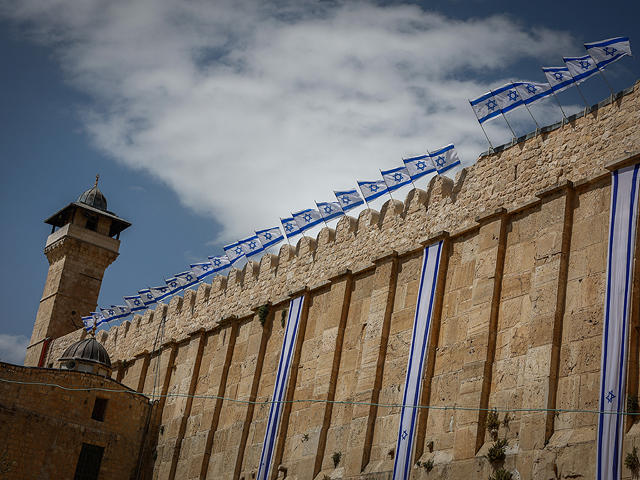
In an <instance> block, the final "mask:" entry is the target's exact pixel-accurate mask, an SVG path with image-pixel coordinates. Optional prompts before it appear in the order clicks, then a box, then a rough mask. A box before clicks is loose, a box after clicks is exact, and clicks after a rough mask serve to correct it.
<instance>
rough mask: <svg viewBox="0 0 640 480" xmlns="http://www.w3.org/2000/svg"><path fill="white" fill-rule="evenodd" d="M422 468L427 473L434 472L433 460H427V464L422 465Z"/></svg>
mask: <svg viewBox="0 0 640 480" xmlns="http://www.w3.org/2000/svg"><path fill="white" fill-rule="evenodd" d="M422 466H423V467H424V469H425V470H426V471H427V473H428V472H430V471H431V470H433V459H432V460H427V461H426V462H424V463H423V464H422Z"/></svg>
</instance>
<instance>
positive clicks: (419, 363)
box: [393, 240, 443, 480]
mask: <svg viewBox="0 0 640 480" xmlns="http://www.w3.org/2000/svg"><path fill="white" fill-rule="evenodd" d="M442 244H443V240H440V241H439V242H437V243H434V244H433V245H430V246H428V247H427V248H425V249H424V256H423V259H422V272H421V274H420V287H419V290H418V302H417V305H416V314H415V318H414V321H413V333H412V334H411V349H410V351H409V362H408V364H407V376H406V379H405V382H404V394H403V396H402V405H403V407H402V410H401V413H400V429H399V430H398V442H397V444H396V455H395V460H394V464H393V480H407V479H408V478H409V475H410V474H411V453H412V452H411V450H412V447H413V439H414V436H415V427H416V419H417V417H418V409H417V408H412V407H411V406H412V405H418V404H419V402H420V393H421V391H422V375H423V372H424V365H425V361H426V358H427V345H428V342H429V332H430V331H431V320H432V318H433V309H434V305H435V298H436V281H437V277H438V270H439V266H440V257H441V254H442Z"/></svg>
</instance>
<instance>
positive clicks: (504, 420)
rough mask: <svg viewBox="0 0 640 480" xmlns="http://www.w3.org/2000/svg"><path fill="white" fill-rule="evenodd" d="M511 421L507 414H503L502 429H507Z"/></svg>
mask: <svg viewBox="0 0 640 480" xmlns="http://www.w3.org/2000/svg"><path fill="white" fill-rule="evenodd" d="M510 421H511V417H510V416H509V412H507V413H505V414H504V419H503V420H502V425H503V426H504V428H509V422H510Z"/></svg>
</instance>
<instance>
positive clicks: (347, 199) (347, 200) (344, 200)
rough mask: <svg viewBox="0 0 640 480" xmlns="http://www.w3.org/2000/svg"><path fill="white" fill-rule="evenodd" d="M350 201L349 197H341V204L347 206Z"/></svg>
mask: <svg viewBox="0 0 640 480" xmlns="http://www.w3.org/2000/svg"><path fill="white" fill-rule="evenodd" d="M350 201H351V200H349V197H347V196H346V195H343V196H342V203H344V204H345V205H349V202H350Z"/></svg>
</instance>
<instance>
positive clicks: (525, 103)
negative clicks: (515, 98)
mask: <svg viewBox="0 0 640 480" xmlns="http://www.w3.org/2000/svg"><path fill="white" fill-rule="evenodd" d="M511 85H513V88H515V89H516V92H517V91H518V87H517V86H515V85H514V84H513V82H511ZM549 86H551V85H549ZM518 95H520V98H522V94H520V93H519V94H518ZM522 103H523V104H524V107H525V108H526V109H527V112H529V115H531V118H533V121H534V123H535V124H536V127H538V130H540V125H538V122H537V121H536V119H535V117H534V116H533V113H531V110H529V106H528V105H527V102H526V100H522Z"/></svg>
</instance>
